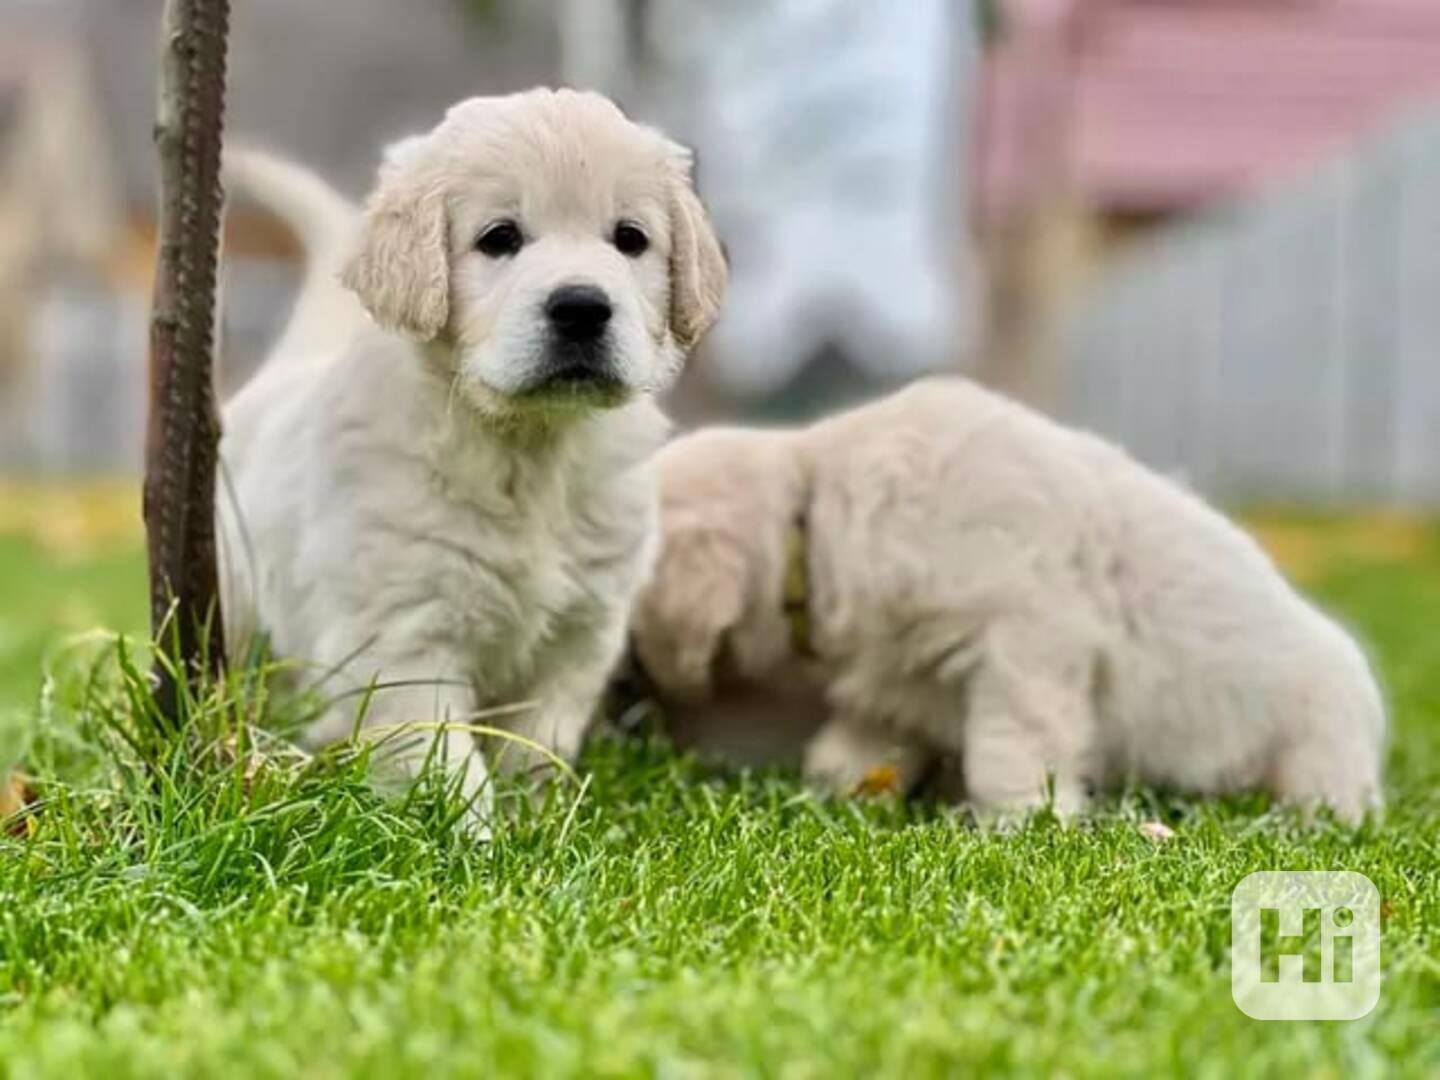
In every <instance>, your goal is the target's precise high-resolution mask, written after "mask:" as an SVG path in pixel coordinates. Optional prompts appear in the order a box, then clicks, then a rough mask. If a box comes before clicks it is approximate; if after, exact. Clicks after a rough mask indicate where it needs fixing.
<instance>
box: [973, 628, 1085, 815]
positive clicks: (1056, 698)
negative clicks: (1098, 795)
mask: <svg viewBox="0 0 1440 1080" xmlns="http://www.w3.org/2000/svg"><path fill="white" fill-rule="evenodd" d="M1090 668H1091V663H1090V657H1089V656H1088V655H1087V654H1086V652H1085V650H1083V649H1079V648H1073V647H1071V646H1070V645H1069V644H1067V643H1065V642H1063V641H1059V640H1056V639H1055V638H1054V637H1053V636H1048V640H1047V634H1046V632H1045V631H1044V630H1043V629H1041V628H1038V627H1034V628H1031V627H1018V628H1007V627H1001V628H998V629H996V630H993V631H992V633H991V635H990V640H989V641H988V642H987V648H986V656H985V658H984V660H982V662H981V664H980V665H979V667H977V668H976V669H975V671H974V673H973V674H972V675H971V679H970V685H969V711H968V713H967V715H966V719H965V727H964V736H963V749H962V755H963V761H964V772H965V789H966V793H967V795H968V796H969V798H970V803H971V809H972V811H973V812H974V814H975V816H976V819H977V820H978V821H979V822H980V823H981V824H983V825H999V826H1008V825H1013V824H1015V823H1016V822H1018V821H1019V820H1020V819H1023V818H1024V817H1025V816H1027V815H1028V814H1030V813H1033V812H1034V811H1036V810H1040V809H1042V808H1044V807H1046V806H1048V807H1050V809H1051V810H1052V811H1053V812H1054V813H1055V814H1056V816H1057V817H1060V818H1061V819H1069V818H1072V817H1075V816H1077V815H1079V814H1081V813H1083V812H1084V810H1085V807H1086V805H1087V803H1088V801H1089V792H1088V788H1089V782H1090V780H1091V778H1092V777H1093V774H1094V772H1095V757H1096V752H1097V747H1096V732H1095V717H1094V709H1093V703H1092V698H1091V671H1090Z"/></svg>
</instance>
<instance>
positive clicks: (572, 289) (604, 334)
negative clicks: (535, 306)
mask: <svg viewBox="0 0 1440 1080" xmlns="http://www.w3.org/2000/svg"><path fill="white" fill-rule="evenodd" d="M544 313H545V322H546V325H547V327H548V332H547V335H546V338H547V340H546V344H545V353H544V358H543V360H542V362H541V364H540V367H539V370H538V371H537V372H536V377H535V379H534V381H533V382H532V383H531V386H530V390H531V391H532V392H534V393H540V394H544V393H545V392H546V391H551V390H558V391H562V392H565V393H567V394H569V393H573V392H574V391H576V390H600V391H616V390H619V389H621V380H620V373H619V371H618V370H617V369H616V366H615V362H614V356H613V350H612V346H611V343H610V335H609V332H608V331H609V327H610V319H611V316H613V315H614V314H615V309H614V306H613V305H612V304H611V302H610V297H609V296H607V295H606V294H605V291H604V290H603V289H600V288H598V287H596V286H594V285H562V286H560V287H559V288H558V289H556V290H555V291H554V292H552V293H551V294H550V295H549V297H547V298H546V300H545V307H544Z"/></svg>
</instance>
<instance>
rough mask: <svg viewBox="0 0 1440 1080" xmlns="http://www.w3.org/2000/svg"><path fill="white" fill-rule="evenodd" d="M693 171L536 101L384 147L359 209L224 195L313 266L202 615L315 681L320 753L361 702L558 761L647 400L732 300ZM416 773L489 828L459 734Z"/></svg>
mask: <svg viewBox="0 0 1440 1080" xmlns="http://www.w3.org/2000/svg"><path fill="white" fill-rule="evenodd" d="M240 164H242V165H243V164H246V163H240ZM690 171H691V162H690V155H689V153H688V152H687V151H685V150H684V149H682V148H681V147H679V146H677V145H675V144H674V143H672V142H670V141H669V140H667V139H666V138H664V137H663V136H661V135H660V134H659V133H658V132H655V131H653V130H651V129H648V128H644V127H640V126H637V125H636V124H634V123H631V122H630V121H629V120H627V119H626V118H625V117H624V116H623V115H622V113H621V112H620V110H619V109H618V108H616V107H615V105H613V104H612V103H611V102H610V101H608V100H606V99H605V98H603V97H600V96H599V95H596V94H588V93H577V92H573V91H568V90H558V91H552V90H548V89H544V90H534V91H531V92H528V93H523V94H516V95H513V96H507V97H494V98H476V99H472V100H469V101H466V102H464V103H462V104H460V105H457V106H455V107H454V108H453V109H451V110H450V112H449V113H448V114H447V115H446V117H445V119H444V120H443V122H441V123H440V125H439V126H438V127H436V128H435V129H434V130H433V131H432V132H430V133H429V134H427V135H423V136H418V137H415V138H411V139H407V140H405V141H404V142H403V143H401V144H398V145H397V146H396V147H394V148H392V150H391V152H390V153H389V155H388V157H387V160H386V162H385V164H384V165H383V166H382V168H381V170H380V176H379V183H378V186H377V187H376V189H375V191H374V193H373V194H372V195H371V197H370V199H369V202H368V204H367V205H366V207H365V208H364V209H363V211H361V210H358V209H355V208H353V207H349V206H348V205H347V204H345V203H344V202H343V200H340V199H338V197H336V196H334V195H333V192H328V189H326V188H325V186H324V185H323V183H322V182H320V181H318V180H316V179H315V178H313V177H310V178H308V179H307V178H306V177H305V176H303V175H300V174H298V173H297V172H296V171H295V169H294V168H293V167H291V168H290V171H289V172H287V171H286V169H285V168H283V167H280V165H279V164H277V163H276V162H274V161H270V162H269V163H268V167H267V163H266V162H264V161H263V160H262V161H259V162H257V161H256V160H255V159H254V158H253V157H252V158H251V159H249V161H248V167H240V168H232V170H231V174H232V176H237V177H239V178H240V179H241V180H242V181H243V180H245V179H247V178H248V180H249V181H250V182H251V190H252V191H253V192H254V193H255V194H256V195H258V196H259V197H261V198H262V199H266V198H268V199H269V200H270V201H271V202H272V204H274V205H275V206H276V209H277V210H278V211H280V212H281V213H282V214H283V213H289V214H290V215H291V217H292V219H293V220H294V222H295V226H296V229H297V232H299V234H300V235H301V237H302V239H303V240H304V241H305V243H306V246H307V248H308V250H309V255H310V258H311V261H312V266H311V273H310V274H309V275H308V276H307V282H306V286H305V288H304V289H303V290H302V293H301V296H300V299H299V301H298V302H297V310H296V313H295V315H294V317H293V318H292V325H291V328H290V330H289V331H288V332H287V333H286V335H285V336H284V337H283V338H282V339H281V344H280V346H279V354H277V355H274V356H272V357H271V358H270V359H269V360H268V361H267V363H266V365H265V366H264V367H262V368H261V370H260V372H259V373H258V374H257V375H256V376H255V377H254V379H253V380H252V381H251V382H250V383H249V384H247V385H246V386H245V387H244V388H243V389H242V390H241V392H240V393H239V394H238V395H237V396H236V398H235V399H234V400H233V401H232V402H230V404H229V406H228V407H227V409H226V411H225V428H226V430H225V437H224V442H223V446H222V454H223V459H224V462H225V466H226V468H227V469H228V471H229V473H230V477H231V479H232V487H233V492H234V506H233V507H230V506H229V505H228V504H227V503H225V502H222V505H221V507H220V511H221V512H220V519H221V524H222V535H223V537H224V539H225V544H224V548H225V566H226V575H225V577H226V587H225V596H224V601H225V605H226V607H225V610H226V615H227V619H228V621H229V624H230V632H231V638H232V641H234V642H235V643H236V645H237V646H239V645H243V643H244V641H245V640H246V638H248V637H249V636H251V634H252V633H253V632H255V631H263V632H264V633H265V634H267V635H268V637H269V639H270V642H271V644H272V647H273V649H274V651H275V652H276V653H277V654H278V655H279V656H281V657H285V658H292V659H294V660H298V661H300V662H302V663H304V664H307V665H312V670H313V671H314V672H316V673H317V676H318V675H324V676H325V678H326V681H325V683H324V689H325V692H326V693H327V695H331V696H332V697H334V698H335V704H334V705H333V706H332V707H331V708H330V710H329V712H328V713H327V714H326V715H325V716H324V717H323V718H322V719H321V720H320V721H319V722H318V723H317V725H316V727H315V730H314V731H313V732H312V736H313V737H314V738H315V739H316V740H320V741H324V740H331V739H336V738H341V737H344V736H346V735H347V734H349V732H350V731H351V729H352V727H353V726H354V725H355V723H356V708H357V705H358V704H359V701H360V700H361V699H362V698H363V697H365V695H364V694H363V692H362V691H363V689H364V688H365V687H367V686H369V685H370V684H371V683H372V682H373V683H377V684H378V685H379V686H380V687H381V689H380V690H379V691H378V692H376V693H375V694H374V696H373V699H371V700H370V701H369V702H368V711H367V712H366V713H365V714H364V717H363V720H364V724H365V725H366V726H368V727H370V728H373V729H377V730H382V731H389V730H393V729H395V728H397V727H403V726H405V725H414V724H417V723H420V724H422V725H425V724H427V723H428V722H432V721H448V722H450V724H452V725H461V724H464V723H466V722H473V721H474V720H475V718H476V716H477V714H479V713H482V712H484V711H485V710H490V709H493V708H495V707H501V706H516V707H517V710H516V711H514V712H512V713H510V714H508V715H507V716H506V717H505V718H504V719H502V720H501V721H498V722H500V723H502V724H503V725H505V726H507V727H508V728H510V729H511V730H512V731H513V732H515V733H516V734H518V735H520V736H523V737H524V738H525V739H527V740H530V741H531V742H533V743H535V744H537V745H538V747H540V748H543V750H544V751H549V752H551V753H553V754H555V755H558V756H560V757H561V758H570V757H572V756H573V755H574V754H575V752H576V750H577V748H578V747H579V745H580V742H581V739H582V737H583V735H584V733H585V731H586V729H587V727H588V725H589V723H590V720H591V716H592V713H593V712H594V709H595V707H596V704H597V702H598V699H599V697H600V695H601V692H602V691H603V689H604V687H605V684H606V679H607V675H608V673H609V671H610V668H611V666H612V665H613V663H614V661H615V659H616V657H617V655H618V654H619V652H620V651H621V648H622V646H623V642H624V637H625V623H626V617H627V614H628V611H629V607H630V603H631V600H632V597H633V594H634V592H635V590H636V588H637V587H638V586H639V584H640V582H641V581H642V580H643V578H644V576H645V575H646V573H647V572H648V569H649V566H650V562H651V559H652V557H653V552H654V548H655V530H656V506H655V503H656V488H655V479H654V474H653V472H652V469H651V465H650V462H651V459H652V455H653V453H654V451H655V450H656V449H657V448H658V447H659V445H660V444H661V442H662V440H663V438H664V434H665V432H666V430H667V425H666V422H665V421H664V419H663V417H662V416H661V414H660V412H659V410H658V408H657V407H656V405H655V402H654V397H655V395H656V393H657V392H659V391H660V390H661V389H663V388H664V387H665V386H666V385H667V384H668V383H669V382H670V381H671V379H672V378H673V376H674V375H675V373H676V372H677V370H678V368H679V367H680V364H681V362H682V359H683V357H684V356H685V354H686V353H687V352H688V350H689V349H690V348H691V347H692V346H693V345H694V344H695V343H696V341H697V340H698V339H699V338H700V336H701V335H702V334H704V333H705V331H706V329H707V328H708V327H709V326H710V324H711V323H712V322H713V321H714V319H715V317H716V314H717V312H718V308H719V304H720V299H721V295H722V293H723V291H724V287H725V278H726V274H725V264H724V260H723V257H722V255H721V251H720V248H719V245H718V243H717V241H716V239H715V237H714V235H713V233H712V231H711V228H710V225H709V223H708V221H707V218H706V215H705V213H704V211H703V209H702V208H701V204H700V202H699V201H698V199H697V197H696V195H695V192H694V190H693V188H692V186H691V177H690ZM302 172H303V171H302ZM327 264H333V265H328V266H327ZM317 271H324V272H317ZM337 271H338V273H339V276H340V280H341V282H342V283H343V285H344V286H345V287H346V288H348V289H349V290H350V292H351V293H353V297H354V299H353V300H352V299H351V298H349V297H348V296H346V295H345V294H343V293H341V292H340V291H339V290H337V289H336V288H335V287H334V285H333V274H334V272H337ZM356 301H358V303H357V302H356ZM362 309H363V310H362ZM366 313H368V317H367V315H366ZM231 510H233V512H230V511H231ZM345 690H350V691H352V693H350V694H349V695H348V696H347V695H345V694H344V693H343V691H345ZM486 722H487V723H495V722H497V721H494V720H487V721H486ZM430 726H431V727H433V725H430ZM428 731H429V729H428V728H427V729H426V732H427V733H426V735H425V736H424V737H420V738H416V739H414V740H413V744H414V745H413V746H412V747H411V749H410V750H408V751H407V754H406V758H405V764H406V766H407V768H409V769H410V770H411V771H413V770H414V768H416V767H418V766H419V765H420V764H421V763H422V762H423V761H424V760H425V759H426V755H427V754H428V753H429V752H430V743H431V738H430V736H429V733H428ZM438 749H439V754H440V756H441V757H442V758H443V759H445V760H446V761H447V763H448V766H449V767H450V768H451V769H453V770H455V771H456V772H457V773H458V776H459V782H460V784H461V785H462V787H463V790H464V792H465V793H466V794H467V795H468V796H470V797H471V799H472V806H473V807H474V809H475V813H476V815H477V817H478V818H479V819H481V820H484V819H485V818H486V817H487V814H488V810H487V806H488V800H489V791H488V783H487V779H488V775H489V774H488V770H487V765H486V762H485V760H484V758H483V757H482V754H481V751H480V749H479V747H478V746H477V744H476V742H475V740H474V739H473V738H472V735H471V733H470V732H469V731H467V730H465V729H464V728H463V727H450V728H448V729H446V730H445V732H444V734H443V736H442V737H441V739H440V740H439V743H438ZM504 760H505V762H506V763H507V765H514V766H519V767H524V768H528V767H530V766H532V765H535V764H538V763H541V762H543V761H544V760H546V756H545V754H543V753H538V752H534V753H526V752H523V751H522V750H521V749H520V747H518V746H515V745H508V746H506V748H505V751H504Z"/></svg>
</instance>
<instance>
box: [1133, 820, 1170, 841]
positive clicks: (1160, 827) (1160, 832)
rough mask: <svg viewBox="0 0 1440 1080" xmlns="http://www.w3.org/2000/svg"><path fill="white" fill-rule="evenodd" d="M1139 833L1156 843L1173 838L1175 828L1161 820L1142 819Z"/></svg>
mask: <svg viewBox="0 0 1440 1080" xmlns="http://www.w3.org/2000/svg"><path fill="white" fill-rule="evenodd" d="M1140 835H1141V836H1143V837H1145V839H1147V840H1150V841H1153V842H1154V843H1156V844H1164V843H1166V842H1168V841H1170V840H1174V839H1175V830H1174V829H1172V828H1170V826H1169V825H1166V824H1165V823H1164V822H1163V821H1142V822H1141V823H1140Z"/></svg>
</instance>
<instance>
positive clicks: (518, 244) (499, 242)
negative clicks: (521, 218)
mask: <svg viewBox="0 0 1440 1080" xmlns="http://www.w3.org/2000/svg"><path fill="white" fill-rule="evenodd" d="M524 246H525V234H524V233H522V232H521V231H520V226H519V225H517V224H515V222H513V221H511V220H510V219H509V218H506V219H504V220H503V221H496V222H494V223H492V224H490V225H487V226H486V227H485V231H484V232H482V233H481V234H480V237H479V239H477V240H476V241H475V250H476V251H478V252H480V253H481V254H482V255H488V256H490V258H492V259H503V258H504V257H505V256H506V255H514V254H515V253H516V252H517V251H519V250H520V249H521V248H522V247H524Z"/></svg>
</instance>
